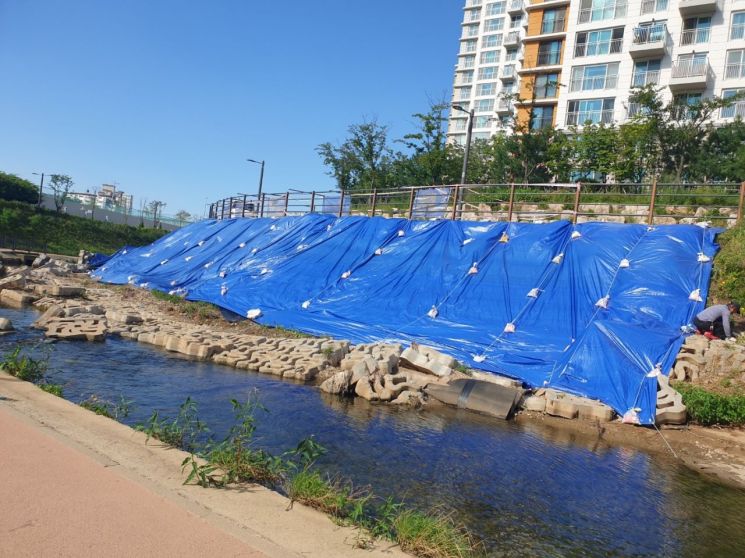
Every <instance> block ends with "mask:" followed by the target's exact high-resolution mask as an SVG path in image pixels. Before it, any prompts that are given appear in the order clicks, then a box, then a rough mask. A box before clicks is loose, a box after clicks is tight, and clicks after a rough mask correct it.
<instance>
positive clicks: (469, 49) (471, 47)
mask: <svg viewBox="0 0 745 558" xmlns="http://www.w3.org/2000/svg"><path fill="white" fill-rule="evenodd" d="M476 50H477V48H476V42H472V43H471V42H463V43H461V47H460V53H459V54H471V53H473V52H476Z"/></svg>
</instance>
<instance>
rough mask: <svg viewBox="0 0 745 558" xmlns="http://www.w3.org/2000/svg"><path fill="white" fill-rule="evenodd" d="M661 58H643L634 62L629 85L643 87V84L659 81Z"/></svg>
mask: <svg viewBox="0 0 745 558" xmlns="http://www.w3.org/2000/svg"><path fill="white" fill-rule="evenodd" d="M661 64H662V60H660V59H657V60H644V61H643V62H636V63H635V64H634V75H633V77H632V78H631V87H644V86H645V85H651V84H655V85H656V84H658V83H660V66H661Z"/></svg>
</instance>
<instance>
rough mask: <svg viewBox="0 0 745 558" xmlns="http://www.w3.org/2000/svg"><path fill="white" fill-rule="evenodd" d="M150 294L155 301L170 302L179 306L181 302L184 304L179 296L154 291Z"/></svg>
mask: <svg viewBox="0 0 745 558" xmlns="http://www.w3.org/2000/svg"><path fill="white" fill-rule="evenodd" d="M150 294H151V295H153V298H155V299H157V300H162V301H164V302H170V303H171V304H181V303H182V302H184V299H183V298H181V297H180V296H177V295H172V294H168V293H164V292H163V291H158V290H155V289H153V290H152V291H150Z"/></svg>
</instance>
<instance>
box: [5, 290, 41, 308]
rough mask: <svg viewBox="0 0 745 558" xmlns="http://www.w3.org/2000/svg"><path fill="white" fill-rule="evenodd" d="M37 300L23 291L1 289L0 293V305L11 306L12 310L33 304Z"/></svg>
mask: <svg viewBox="0 0 745 558" xmlns="http://www.w3.org/2000/svg"><path fill="white" fill-rule="evenodd" d="M36 299H37V297H35V296H34V295H30V294H28V293H25V292H23V291H16V290H13V289H3V290H2V291H0V303H2V304H6V305H8V306H12V307H14V308H20V307H22V306H26V305H27V304H33V302H34V301H35V300H36Z"/></svg>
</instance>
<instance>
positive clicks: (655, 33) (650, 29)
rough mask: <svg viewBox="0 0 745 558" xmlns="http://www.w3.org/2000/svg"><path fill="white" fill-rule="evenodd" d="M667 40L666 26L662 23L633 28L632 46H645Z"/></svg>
mask: <svg viewBox="0 0 745 558" xmlns="http://www.w3.org/2000/svg"><path fill="white" fill-rule="evenodd" d="M666 38H667V25H665V24H664V23H661V24H658V25H651V26H645V27H635V28H634V38H633V41H632V42H633V44H635V45H647V44H652V43H659V42H661V41H662V42H664V41H665V39H666Z"/></svg>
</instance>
